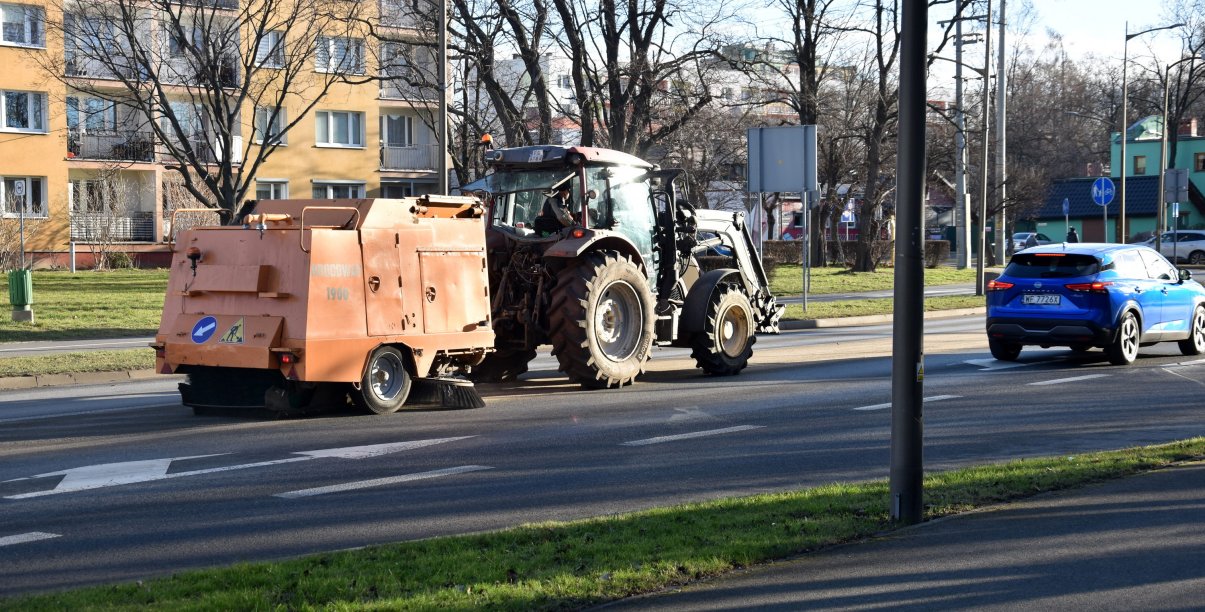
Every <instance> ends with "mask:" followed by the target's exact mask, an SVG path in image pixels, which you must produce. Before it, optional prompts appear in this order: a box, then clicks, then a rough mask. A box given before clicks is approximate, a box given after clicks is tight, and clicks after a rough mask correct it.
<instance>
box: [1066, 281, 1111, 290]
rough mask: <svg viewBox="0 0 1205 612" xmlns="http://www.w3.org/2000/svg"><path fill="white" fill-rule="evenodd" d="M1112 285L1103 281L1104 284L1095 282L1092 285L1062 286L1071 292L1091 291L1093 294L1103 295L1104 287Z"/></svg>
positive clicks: (1072, 284) (1075, 284)
mask: <svg viewBox="0 0 1205 612" xmlns="http://www.w3.org/2000/svg"><path fill="white" fill-rule="evenodd" d="M1112 284H1113V283H1112V282H1110V281H1104V282H1102V281H1096V282H1094V283H1071V284H1069V285H1064V286H1065V287H1067V288H1068V289H1070V290H1071V291H1091V292H1093V293H1105V291H1107V290H1106V289H1105V287H1108V286H1109V285H1112Z"/></svg>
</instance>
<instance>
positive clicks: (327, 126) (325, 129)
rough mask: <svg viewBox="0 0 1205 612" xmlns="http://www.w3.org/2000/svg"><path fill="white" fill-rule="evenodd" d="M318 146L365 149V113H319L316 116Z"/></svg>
mask: <svg viewBox="0 0 1205 612" xmlns="http://www.w3.org/2000/svg"><path fill="white" fill-rule="evenodd" d="M314 117H315V121H317V126H316V129H315V133H316V134H317V144H318V145H319V146H329V147H363V146H364V113H355V112H345V111H318V112H317V113H315V114H314Z"/></svg>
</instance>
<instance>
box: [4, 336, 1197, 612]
mask: <svg viewBox="0 0 1205 612" xmlns="http://www.w3.org/2000/svg"><path fill="white" fill-rule="evenodd" d="M982 328H983V322H982V317H964V318H960V319H955V320H940V321H928V322H926V337H925V350H926V358H925V397H926V405H925V412H926V414H925V424H926V428H925V446H926V449H925V461H926V468H927V469H929V470H941V469H946V468H950V467H955V466H961V465H967V464H972V463H981V462H986V461H996V460H1003V459H1010V458H1016V457H1026V456H1038V455H1048V454H1060V453H1075V452H1083V451H1090V450H1098V449H1112V448H1120V447H1124V446H1129V445H1134V444H1147V443H1154V442H1163V441H1168V440H1175V439H1180V438H1185V437H1190V436H1194V435H1200V434H1201V425H1200V424H1201V416H1202V410H1203V409H1205V408H1203V406H1205V401H1203V400H1205V359H1201V358H1187V357H1183V356H1180V355H1179V353H1178V351H1177V350H1176V346H1175V345H1174V344H1171V345H1167V346H1163V345H1160V346H1157V347H1151V348H1146V349H1143V351H1142V354H1141V357H1140V359H1139V360H1138V363H1136V364H1135V365H1134V366H1131V367H1117V366H1112V365H1109V364H1108V363H1107V361H1106V360H1105V359H1104V356H1103V354H1102V353H1100V352H1099V351H1094V352H1092V353H1088V354H1087V355H1082V356H1081V355H1073V354H1072V353H1071V352H1070V351H1067V350H1056V349H1049V350H1042V349H1033V350H1029V349H1027V350H1026V351H1025V352H1023V353H1022V356H1021V360H1020V362H1018V363H1016V364H1004V363H1001V362H996V361H995V360H993V359H991V357H990V355H988V353H987V349H986V341H985V339H984V337H983V332H982ZM890 344H891V343H890V328H889V326H873V327H863V328H832V329H820V330H807V331H798V332H788V333H784V334H781V335H779V336H770V337H762V338H759V340H758V343H757V345H756V346H755V354H754V364H753V366H752V367H750V368H749V370H747V371H746V372H744V373H743V374H741V375H740V376H737V377H729V378H704V377H701V376H699V375H698V374H697V370H695V369H694V368H693V367H692V366H693V364H692V363H691V362H690V361H689V360H688V359H687V355H686V354H685V353H684V352H683V351H658V352H657V354H656V358H655V360H654V361H653V362H652V367H651V368H650V372H649V374H648V375H647V376H646V377H645V379H644V380H643V381H642V382H641V383H639V384H637V385H634V386H632V387H628V388H625V389H621V390H611V391H580V390H578V389H576V388H574V387H572V386H570V385H567V384H566V383H565V382H564V381H563V380H562V379H560V378H559V377H558V376H557V375H556V373H555V372H553V371H551V369H552V366H551V363H552V362H551V361H550V360H549V358H548V357H546V356H542V357H541V358H540V359H539V360H538V361H537V362H536V363H535V367H536V368H537V371H533V372H532V373H531V375H530V376H529V378H527V379H525V380H524V381H521V383H520V384H517V385H511V386H501V385H489V386H483V388H482V391H483V395H485V396H486V399H487V404H488V405H487V406H486V407H485V408H483V409H479V410H461V411H446V410H422V411H409V412H404V413H399V414H396V415H392V416H389V417H372V416H329V417H322V418H308V419H298V420H262V419H254V418H233V417H194V416H193V415H192V414H191V412H190V411H189V410H188V409H186V408H184V407H183V406H180V405H179V403H178V401H177V400H176V398H175V396H174V395H173V393H172V388H173V384H174V381H173V380H172V379H170V378H168V379H167V380H153V381H148V382H131V383H126V384H124V385H123V386H121V387H116V386H105V387H72V388H62V389H52V390H36V391H30V392H22V393H20V394H12V393H6V394H4V395H2V396H0V425H2V427H0V516H3V521H2V522H0V595H11V594H15V593H21V592H31V591H43V590H51V589H59V588H66V587H70V586H76V585H82V584H96V583H105V582H113V581H118V580H133V579H141V578H145V577H150V576H158V575H164V574H168V573H171V572H174V571H179V570H182V569H186V568H194V567H204V566H212V565H224V564H229V563H232V562H236V561H246V560H260V559H275V558H281V557H288V556H293V555H299V554H305V553H311V552H318V551H325V550H335V549H344V548H349V547H355V546H362V545H368V544H374V543H380V542H390V541H398V540H407V539H415V538H423V537H430V536H435V535H443V534H453V533H464V532H471V531H479V530H485V529H495V528H501V527H506V526H510V525H515V524H519V523H524V522H532V521H543V520H565V519H573V518H580V517H587V516H597V515H604V514H608V513H615V512H625V511H630V510H636V509H640V508H648V507H652V506H660V505H666V504H672V503H677V502H683V501H688V500H702V499H712V498H718V497H726V496H732V495H744V494H751V493H760V492H766V491H777V490H786V489H795V488H800V487H807V486H812V485H818V484H823V483H828V482H833V481H849V480H865V479H875V478H885V477H886V476H887V470H888V461H889V435H890V434H889V424H890V423H889V421H890V414H889V413H890V410H889V405H888V403H889V402H890V396H891V391H890V372H891V364H890V358H889V357H887V355H888V354H889V351H890ZM106 394H107V395H106Z"/></svg>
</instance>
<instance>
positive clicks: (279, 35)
mask: <svg viewBox="0 0 1205 612" xmlns="http://www.w3.org/2000/svg"><path fill="white" fill-rule="evenodd" d="M284 39H285V34H284V32H281V31H279V30H272V31H270V32H264V33H263V36H261V37H260V39H259V43H258V44H257V45H256V46H255V63H256V64H258V65H260V66H264V67H267V68H280V67H282V66H284V64H285V44H284V43H285V40H284Z"/></svg>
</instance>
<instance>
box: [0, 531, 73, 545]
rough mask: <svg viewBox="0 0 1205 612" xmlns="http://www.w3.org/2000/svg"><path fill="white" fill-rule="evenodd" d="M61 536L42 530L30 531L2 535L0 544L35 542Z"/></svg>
mask: <svg viewBox="0 0 1205 612" xmlns="http://www.w3.org/2000/svg"><path fill="white" fill-rule="evenodd" d="M58 537H62V536H60V535H59V534H57V533H45V532H42V531H31V532H29V533H22V534H18V535H11V536H4V537H2V538H0V546H12V545H13V544H25V543H28V542H37V541H38V540H49V539H50V538H58Z"/></svg>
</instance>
